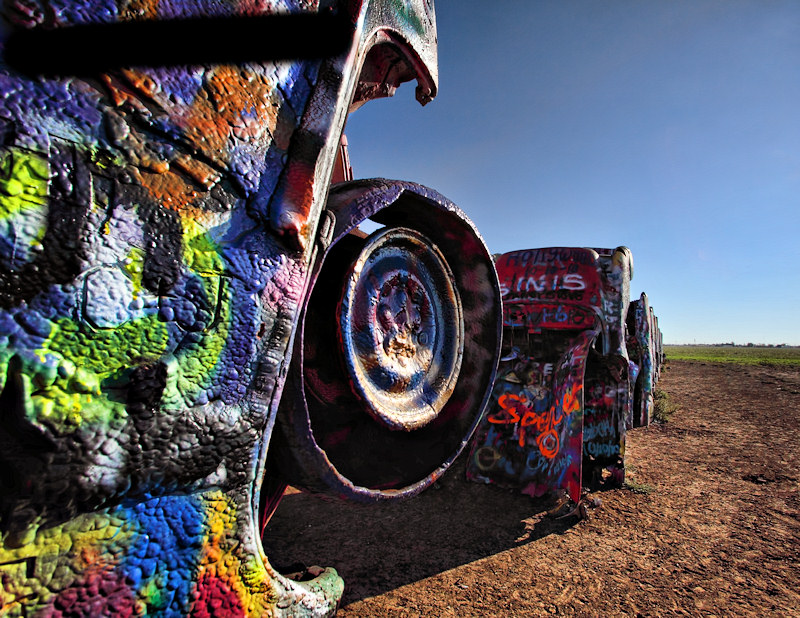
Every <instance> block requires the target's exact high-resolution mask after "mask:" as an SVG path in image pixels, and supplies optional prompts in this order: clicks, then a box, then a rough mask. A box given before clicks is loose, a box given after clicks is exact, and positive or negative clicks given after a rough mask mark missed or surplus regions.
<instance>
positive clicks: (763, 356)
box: [664, 345, 800, 367]
mask: <svg viewBox="0 0 800 618" xmlns="http://www.w3.org/2000/svg"><path fill="white" fill-rule="evenodd" d="M664 352H665V353H666V355H667V360H694V361H707V362H714V363H738V364H740V365H778V366H786V365H792V366H797V367H800V348H761V347H752V348H751V347H733V346H708V345H702V346H701V345H665V346H664Z"/></svg>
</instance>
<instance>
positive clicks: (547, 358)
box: [467, 247, 637, 500]
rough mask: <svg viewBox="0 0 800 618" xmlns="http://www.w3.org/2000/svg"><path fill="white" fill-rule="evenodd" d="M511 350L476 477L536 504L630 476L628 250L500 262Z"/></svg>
mask: <svg viewBox="0 0 800 618" xmlns="http://www.w3.org/2000/svg"><path fill="white" fill-rule="evenodd" d="M496 268H497V272H498V278H499V280H500V285H501V290H502V293H503V326H504V339H503V347H504V350H505V352H506V356H505V357H504V359H502V361H501V365H500V369H499V370H498V379H497V381H496V383H495V389H494V394H493V401H492V404H491V406H490V410H489V413H488V414H487V416H486V417H485V418H484V420H483V421H482V422H481V424H480V426H479V429H478V432H477V433H476V436H475V438H474V441H473V445H472V451H471V456H470V461H469V464H468V470H467V476H468V478H469V479H471V480H475V481H479V482H487V483H488V482H492V483H498V484H500V485H503V486H506V487H513V488H517V489H520V490H522V491H523V492H525V493H530V494H532V495H541V494H543V493H545V492H547V491H557V490H561V489H566V490H567V491H568V492H569V494H570V496H571V497H572V498H573V499H574V500H578V499H579V498H580V494H581V487H582V478H597V477H599V476H601V475H602V472H603V470H604V469H606V468H608V469H610V470H611V472H612V475H613V476H614V478H615V479H616V480H617V481H621V480H622V477H623V474H624V456H625V419H626V417H627V416H628V414H629V410H630V386H631V383H632V380H635V372H636V370H637V367H636V366H635V365H634V366H631V364H630V363H629V359H628V356H627V350H626V347H625V321H624V317H625V315H626V313H627V310H628V303H629V300H628V294H629V285H630V277H631V273H632V258H631V254H630V251H629V250H628V249H627V248H625V247H620V248H618V249H614V250H611V249H586V248H572V247H550V248H543V249H530V250H522V251H514V252H511V253H507V254H504V255H502V256H500V257H499V258H498V259H497V261H496Z"/></svg>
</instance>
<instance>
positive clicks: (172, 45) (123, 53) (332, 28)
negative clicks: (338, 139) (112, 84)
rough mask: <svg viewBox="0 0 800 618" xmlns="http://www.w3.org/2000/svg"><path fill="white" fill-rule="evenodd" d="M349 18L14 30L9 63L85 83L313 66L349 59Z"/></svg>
mask: <svg viewBox="0 0 800 618" xmlns="http://www.w3.org/2000/svg"><path fill="white" fill-rule="evenodd" d="M353 33H354V26H353V23H352V22H351V21H350V20H349V19H348V18H347V17H346V16H344V15H334V14H332V13H299V14H280V15H260V16H252V17H203V18H193V19H173V20H164V21H155V20H146V21H127V22H114V23H109V24H81V25H75V26H65V27H62V28H53V29H49V30H46V29H42V28H35V29H31V30H16V31H14V32H13V33H12V34H11V35H10V36H9V37H8V39H7V41H6V45H5V54H4V55H5V61H6V64H7V65H8V66H9V67H10V68H12V69H14V70H16V71H19V72H22V73H26V74H28V75H43V76H48V77H49V76H82V75H93V74H97V73H102V72H103V71H108V70H112V69H117V68H121V67H167V66H190V65H200V64H240V63H242V62H259V61H270V60H271V61H275V60H308V59H317V58H326V57H332V56H338V55H340V54H342V53H344V52H346V51H347V50H348V49H349V47H350V45H351V43H352V37H353Z"/></svg>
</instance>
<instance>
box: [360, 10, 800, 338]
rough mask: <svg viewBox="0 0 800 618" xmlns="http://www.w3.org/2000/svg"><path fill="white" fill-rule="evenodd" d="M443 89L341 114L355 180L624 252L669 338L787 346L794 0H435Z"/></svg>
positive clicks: (796, 105)
mask: <svg viewBox="0 0 800 618" xmlns="http://www.w3.org/2000/svg"><path fill="white" fill-rule="evenodd" d="M436 15H437V22H438V28H439V87H440V88H439V95H438V96H437V98H436V99H434V100H433V102H431V103H430V104H428V105H427V106H425V107H424V108H423V107H421V106H420V105H419V104H418V103H417V102H416V100H415V99H414V86H413V85H411V84H407V85H404V86H402V87H401V88H400V89H399V90H398V92H397V94H396V95H395V97H394V98H392V99H385V100H379V101H373V102H371V103H369V104H367V105H365V106H364V107H362V108H361V109H359V110H358V111H356V112H355V113H354V114H352V115H351V117H350V119H349V121H348V127H347V131H346V132H347V136H348V140H349V142H350V156H351V161H352V163H353V168H354V172H355V175H356V177H360V178H369V177H386V178H397V179H402V180H412V181H415V182H419V183H421V184H424V185H427V186H430V187H432V188H434V189H436V190H437V191H439V192H440V193H442V194H444V195H445V196H447V197H448V198H450V199H451V200H453V201H454V202H455V203H456V204H458V205H459V206H460V207H461V208H462V209H463V210H464V211H465V212H466V213H467V215H468V216H469V217H470V218H471V219H472V220H473V221H474V222H475V224H476V225H477V227H478V229H479V230H480V232H481V234H482V235H483V237H484V239H485V240H486V243H487V245H488V246H489V249H490V251H491V252H493V253H502V252H505V251H511V250H515V249H526V248H533V247H547V246H588V247H598V246H604V247H616V246H619V245H627V246H628V247H630V248H631V250H632V251H633V256H634V278H633V281H632V286H631V294H632V296H633V297H634V298H636V297H638V296H639V294H640V293H641V292H642V291H645V292H647V295H648V297H649V299H650V303H651V305H652V306H653V307H654V309H655V312H656V315H657V316H658V317H659V324H660V326H661V330H662V332H663V334H664V340H665V342H666V343H693V342H696V343H717V342H730V341H734V342H736V343H737V344H741V343H748V342H753V343H773V344H779V343H788V344H792V345H800V274H798V267H799V266H800V0H481V1H477V0H437V2H436Z"/></svg>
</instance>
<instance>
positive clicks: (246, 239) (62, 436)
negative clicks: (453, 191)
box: [0, 0, 436, 616]
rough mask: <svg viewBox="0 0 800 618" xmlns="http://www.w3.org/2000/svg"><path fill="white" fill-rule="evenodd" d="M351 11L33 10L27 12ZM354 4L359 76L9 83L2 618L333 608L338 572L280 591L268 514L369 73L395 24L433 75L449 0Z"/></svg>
mask: <svg viewBox="0 0 800 618" xmlns="http://www.w3.org/2000/svg"><path fill="white" fill-rule="evenodd" d="M329 4H332V3H328V2H318V1H316V0H275V1H272V2H267V3H262V4H260V5H258V6H256V5H254V4H253V3H252V2H246V1H241V2H240V1H239V0H191V1H189V2H173V1H171V0H161V1H152V2H150V1H147V0H145V1H143V2H122V1H120V2H116V1H114V0H100V1H97V0H81V1H79V2H73V3H67V4H64V3H61V2H37V3H30V2H27V1H24V0H12V1H11V2H8V3H7V4H6V11H4V16H5V18H6V19H7V20H9V21H10V22H12V24H11V25H13V26H14V27H17V28H23V29H24V28H38V27H41V28H44V29H48V28H68V27H70V26H71V25H75V24H83V23H113V22H123V21H134V22H135V21H136V20H142V19H144V20H150V19H157V20H161V19H172V18H183V17H199V16H212V17H225V16H234V15H252V14H259V13H260V14H272V13H285V12H304V13H315V12H316V11H318V10H322V9H325V10H327V9H328V8H329V7H328V5H329ZM333 8H337V10H339V11H344V14H345V15H346V17H347V19H348V20H349V23H350V24H351V26H352V28H353V29H354V30H353V32H354V37H353V45H352V49H351V50H350V51H349V52H348V53H347V54H346V55H344V56H342V57H338V58H331V59H323V60H308V61H302V62H300V61H297V62H271V61H264V60H263V59H260V58H253V59H252V62H249V61H248V62H243V63H241V64H239V65H202V66H201V65H196V66H174V67H149V68H148V67H140V68H137V69H131V68H125V67H118V68H116V69H114V70H111V71H109V72H107V73H103V74H97V75H93V76H92V77H85V78H80V79H79V78H75V77H69V76H64V77H60V78H55V77H53V78H47V79H44V78H40V77H35V76H34V77H27V76H24V75H22V74H20V73H17V72H15V70H14V69H13V68H12V67H8V66H7V65H6V64H2V65H0V93H2V98H1V99H0V500H2V501H1V502H0V535H1V536H0V539H1V540H2V543H0V581H2V588H0V614H8V615H53V616H66V615H175V616H178V615H188V614H191V615H226V616H237V615H258V616H260V615H267V614H281V613H292V614H304V613H306V614H329V613H331V612H333V611H334V609H335V606H336V603H337V601H338V598H339V596H340V595H341V591H342V583H341V580H340V579H339V578H338V576H337V575H336V574H335V572H333V571H330V570H329V571H326V572H325V573H324V574H323V575H321V576H320V577H319V578H318V579H317V580H315V581H312V582H306V583H304V584H299V583H296V582H292V581H289V580H287V579H285V578H283V577H282V576H280V575H279V574H278V573H276V572H275V571H274V570H272V568H271V567H270V566H269V564H268V563H267V562H266V560H265V556H264V555H263V551H262V549H261V545H260V539H259V535H258V532H257V530H256V526H255V523H254V522H255V519H256V513H255V512H254V508H255V507H254V505H257V504H258V493H257V492H258V486H259V484H260V482H261V475H262V474H263V466H264V460H265V457H266V445H267V444H268V442H269V437H270V431H271V427H272V423H273V420H274V414H275V412H276V410H277V402H278V400H279V398H280V394H281V389H282V382H283V376H284V375H285V371H286V369H285V367H286V365H287V363H288V357H287V354H288V349H289V344H290V341H291V339H292V335H293V329H294V325H295V322H296V317H297V313H298V309H299V306H300V304H301V302H302V298H303V293H304V290H305V286H306V283H307V274H308V272H309V270H310V266H311V255H312V253H311V251H310V249H308V248H307V247H310V246H311V240H312V239H313V238H314V236H315V234H316V227H317V220H318V218H319V214H320V212H321V210H322V207H323V204H324V200H325V197H326V195H327V190H328V186H327V178H329V177H330V170H331V168H332V159H333V153H334V151H335V149H336V146H337V145H338V140H339V135H340V133H341V129H342V126H343V124H344V119H345V117H346V113H347V109H348V105H349V102H350V100H351V99H352V98H353V96H354V91H355V88H356V83H357V77H358V75H357V71H358V69H359V67H360V64H359V63H360V62H362V61H363V59H364V57H365V56H366V51H367V43H368V42H370V41H372V40H373V39H374V34H375V31H376V30H377V29H378V27H379V26H381V23H380V22H379V18H380V16H386V18H387V19H388V20H389V22H390V23H389V24H388V25H387V24H383V25H384V26H387V27H388V28H389V29H390V30H391V31H392V32H393V35H394V36H395V37H396V38H395V40H397V41H406V42H407V43H408V44H409V45H410V46H411V47H412V51H411V52H409V53H410V54H412V55H413V53H416V54H417V56H425V57H426V58H428V59H431V58H432V59H433V61H434V62H435V50H434V51H430V50H427V51H426V49H427V48H426V45H427V46H430V45H431V41H433V40H435V39H434V37H435V35H434V33H433V16H432V5H431V4H430V3H423V2H413V3H411V5H409V6H406V5H403V7H401V8H403V11H400V10H398V8H397V7H394V3H391V2H389V3H384V2H373V3H364V4H363V5H362V3H360V2H343V3H342V6H339V7H333ZM8 25H9V24H5V25H4V30H3V31H4V32H7V31H8V28H7V27H6V26H8ZM420 25H422V26H423V27H422V30H423V31H422V32H420V31H419V30H420ZM404 32H407V36H406V35H404ZM141 44H142V45H170V44H180V42H170V41H141ZM206 44H207V45H210V46H213V45H214V44H215V42H214V41H213V40H210V41H207V42H206ZM415 46H416V47H415ZM414 49H416V50H417V51H416V52H414V51H413V50H414ZM40 52H41V53H43V54H57V53H58V50H53V49H42V50H40ZM97 53H98V54H102V53H103V50H102V49H98V50H97ZM425 71H426V73H425V79H426V80H427V82H428V83H429V84H430V88H429V90H428V95H429V96H432V94H433V93H435V73H436V69H435V67H428V68H427V69H425ZM431 76H433V77H431Z"/></svg>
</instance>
